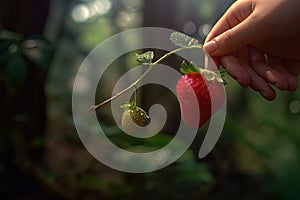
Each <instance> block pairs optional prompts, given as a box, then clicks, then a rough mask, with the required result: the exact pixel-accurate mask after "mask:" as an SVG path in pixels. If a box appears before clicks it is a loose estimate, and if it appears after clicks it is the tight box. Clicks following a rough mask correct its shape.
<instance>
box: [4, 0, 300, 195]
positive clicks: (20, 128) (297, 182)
mask: <svg viewBox="0 0 300 200" xmlns="http://www.w3.org/2000/svg"><path fill="white" fill-rule="evenodd" d="M231 3H232V1H230V0H228V1H226V0H185V1H183V0H181V1H180V0H163V1H162V0H149V1H146V0H26V1H25V0H1V1H0V198H1V199H107V200H110V199H120V200H127V199H142V200H148V199H149V200H150V199H166V200H168V199H170V200H171V199H172V200H176V199H178V200H181V199H191V200H193V199H211V200H214V199H216V200H217V199H288V200H292V199H299V198H300V194H299V188H300V131H299V130H300V117H299V113H300V92H299V90H297V91H296V92H294V93H290V92H281V91H278V97H277V98H276V100H274V101H272V102H267V101H265V100H264V99H263V98H262V97H261V96H260V95H259V94H257V93H256V92H254V91H252V90H251V89H248V88H241V87H240V86H239V85H238V84H237V83H235V81H234V80H232V79H231V78H230V77H226V78H227V80H228V81H229V84H228V85H227V86H226V91H227V98H228V99H227V108H228V111H227V117H226V123H225V127H224V130H223V133H222V135H221V138H220V140H219V141H218V143H217V145H216V146H215V148H214V150H213V151H212V152H211V153H210V154H209V155H208V156H207V157H205V158H204V159H201V160H200V159H198V158H197V152H198V150H199V143H200V142H201V141H200V140H201V139H202V138H201V137H202V136H203V134H205V126H204V127H203V128H201V129H199V133H198V134H199V138H197V139H196V140H195V142H194V143H193V145H192V146H191V148H190V149H189V150H188V151H187V152H186V153H185V154H184V155H183V156H182V158H180V159H179V160H178V161H177V162H175V163H174V164H172V165H170V166H168V167H166V168H164V169H162V170H159V171H156V172H151V173H146V174H129V173H122V172H118V171H116V170H113V169H110V168H108V167H106V166H104V165H102V164H101V163H99V162H98V161H97V160H96V159H94V158H93V157H92V156H91V155H90V154H89V153H88V152H87V150H86V149H85V148H84V146H83V144H82V143H81V141H80V139H79V137H78V135H77V132H76V130H75V126H74V123H73V119H72V105H71V98H72V87H73V81H74V77H75V75H76V72H77V70H78V68H79V66H80V64H81V62H82V61H83V59H84V58H85V56H86V55H87V54H88V53H89V52H90V51H91V50H92V49H93V48H94V47H95V46H96V45H97V44H99V43H100V42H101V41H103V40H104V39H106V38H108V37H110V36H112V35H114V34H116V33H119V32H121V31H124V30H127V29H131V28H136V27H143V26H155V27H165V28H170V29H174V30H177V31H181V32H184V33H186V34H189V35H191V36H193V37H196V38H198V39H199V40H200V41H203V40H204V39H205V36H206V34H207V33H208V31H209V28H210V27H211V26H212V25H213V24H214V23H215V22H216V21H217V19H218V18H219V17H220V16H221V15H222V14H223V13H224V12H225V10H226V9H227V8H228V7H229V6H230V4H231ZM118 62H119V63H118ZM172 62H173V61H172V60H170V61H169V64H170V65H171V64H172ZM174 62H175V61H174ZM120 63H122V65H118V64H120ZM131 64H132V62H131V61H130V60H129V61H128V59H127V60H126V59H123V60H120V61H117V63H116V65H118V67H112V70H113V72H114V74H116V75H115V76H113V77H112V78H110V80H111V81H117V78H118V76H119V75H120V74H122V73H124V72H125V71H126V70H127V69H129V68H130V67H131ZM108 86H109V84H108ZM110 92H111V90H110V88H109V87H108V88H107V90H105V91H101V92H100V93H99V96H98V98H99V99H104V98H106V97H108V96H109V93H110ZM147 92H148V96H149V93H150V92H153V91H151V90H150V91H145V92H143V95H144V96H147ZM156 92H157V93H156V94H157V96H160V94H162V93H164V91H163V90H162V89H156ZM150 96H151V95H150ZM143 100H144V101H145V102H143V103H145V104H147V101H148V103H149V102H152V101H153V100H155V99H149V98H147V99H145V98H143ZM164 103H165V104H166V105H171V103H168V99H167V98H166V99H165V102H164ZM171 107H172V106H169V107H168V106H166V109H167V111H168V112H172V108H171ZM103 112H104V113H106V114H105V115H102V117H100V120H101V122H103V123H104V124H105V125H106V126H107V127H110V128H111V130H115V129H114V126H115V124H114V121H112V118H111V116H110V115H109V110H107V109H106V110H105V109H104V111H103ZM103 116H104V117H103ZM176 117H177V118H178V116H176V115H172V118H174V119H176ZM163 131H164V132H162V133H161V136H160V137H159V140H155V141H152V143H151V145H152V146H159V145H161V143H162V141H165V140H168V139H169V138H171V137H172V133H173V132H174V130H173V127H172V126H166V128H165V129H164V130H163ZM116 134H118V133H116ZM112 139H114V140H118V141H116V142H118V143H120V144H121V145H122V143H126V145H128V143H130V141H125V140H123V139H122V138H121V139H120V138H112Z"/></svg>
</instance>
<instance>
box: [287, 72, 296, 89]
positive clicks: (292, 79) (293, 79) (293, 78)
mask: <svg viewBox="0 0 300 200" xmlns="http://www.w3.org/2000/svg"><path fill="white" fill-rule="evenodd" d="M297 87H298V80H297V77H296V76H290V77H289V78H288V88H287V89H288V90H289V91H291V92H293V91H296V90H297Z"/></svg>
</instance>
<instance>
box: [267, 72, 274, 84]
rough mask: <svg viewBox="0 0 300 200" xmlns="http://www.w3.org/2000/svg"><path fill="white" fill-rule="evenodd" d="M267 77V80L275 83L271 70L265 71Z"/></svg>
mask: <svg viewBox="0 0 300 200" xmlns="http://www.w3.org/2000/svg"><path fill="white" fill-rule="evenodd" d="M267 77H268V81H269V82H271V83H275V82H276V80H275V77H274V75H273V73H272V72H271V71H267Z"/></svg>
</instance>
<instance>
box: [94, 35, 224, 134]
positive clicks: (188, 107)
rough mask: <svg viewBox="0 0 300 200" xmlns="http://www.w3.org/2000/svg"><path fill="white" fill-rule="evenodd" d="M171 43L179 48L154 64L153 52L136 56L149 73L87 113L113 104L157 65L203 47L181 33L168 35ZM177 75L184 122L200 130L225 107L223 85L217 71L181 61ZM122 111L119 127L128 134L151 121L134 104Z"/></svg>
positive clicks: (123, 107) (126, 106) (144, 74)
mask: <svg viewBox="0 0 300 200" xmlns="http://www.w3.org/2000/svg"><path fill="white" fill-rule="evenodd" d="M170 41H171V42H172V43H173V44H174V45H175V46H177V47H178V48H176V49H175V50H173V51H170V52H167V53H166V54H164V55H163V56H161V57H160V58H158V59H157V60H156V61H153V59H154V52H153V51H147V52H144V53H142V54H136V61H137V62H139V63H142V64H144V65H148V66H149V67H148V69H147V70H146V71H145V72H144V73H143V74H142V75H141V76H140V77H138V78H137V80H136V81H134V82H133V83H132V84H130V85H129V86H128V87H127V88H125V89H123V90H122V91H120V92H119V93H117V94H115V95H114V96H112V97H110V98H109V99H107V100H105V101H103V102H101V103H100V104H98V105H94V106H91V107H90V108H89V110H95V111H96V110H98V109H99V108H100V107H101V106H103V105H105V104H106V103H108V102H110V101H112V100H114V99H115V98H117V97H119V96H120V95H122V94H124V93H125V92H128V91H129V90H131V89H134V88H135V87H136V86H137V84H138V83H139V82H140V81H141V80H142V79H143V78H144V77H145V76H147V74H148V73H149V72H150V71H151V70H152V69H153V68H154V67H155V66H156V65H157V64H158V63H160V62H162V61H163V60H165V59H166V58H168V57H169V56H171V55H173V54H176V53H178V52H180V51H183V50H189V49H202V44H200V43H199V41H198V40H197V39H195V38H192V37H190V36H188V35H185V34H183V33H180V32H174V33H172V34H171V35H170ZM180 71H181V72H182V73H183V76H182V77H181V78H180V79H179V81H178V83H177V88H176V90H177V94H178V100H179V104H180V107H181V115H182V118H183V121H184V122H185V124H186V125H187V126H189V127H191V128H198V127H201V126H202V125H203V124H204V123H205V122H206V121H207V120H209V118H210V117H211V115H212V114H213V113H215V112H216V111H217V110H218V109H219V108H220V107H221V106H222V105H223V104H224V102H225V93H224V90H223V88H222V85H223V83H224V81H223V79H222V77H221V75H220V73H219V72H218V71H211V70H208V69H203V68H200V67H198V66H196V65H195V64H194V63H193V62H190V64H187V63H186V62H185V61H183V62H182V65H181V68H180ZM188 88H192V90H189V89H188ZM194 94H196V97H197V103H196V104H197V105H196V104H195V103H194V102H193V101H192V98H193V95H194ZM212 105H213V106H212ZM121 108H122V109H124V112H123V115H122V127H123V130H124V131H125V132H127V133H133V132H135V131H136V129H137V128H138V127H142V126H146V125H147V124H148V123H149V121H150V118H149V116H148V115H147V113H146V112H145V111H144V110H143V109H142V108H140V107H138V106H137V105H136V101H135V100H134V101H132V102H131V103H126V104H124V105H122V106H121ZM196 108H198V109H196ZM212 108H213V109H212ZM197 113H198V114H197ZM199 113H200V117H196V115H198V116H199Z"/></svg>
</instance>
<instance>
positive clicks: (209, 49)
mask: <svg viewBox="0 0 300 200" xmlns="http://www.w3.org/2000/svg"><path fill="white" fill-rule="evenodd" d="M217 48H218V47H217V43H216V41H215V40H211V41H209V42H208V43H206V44H204V45H203V49H204V51H206V53H208V54H213V53H215V52H216V51H217Z"/></svg>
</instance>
